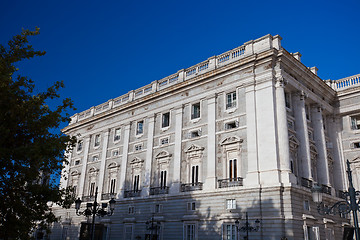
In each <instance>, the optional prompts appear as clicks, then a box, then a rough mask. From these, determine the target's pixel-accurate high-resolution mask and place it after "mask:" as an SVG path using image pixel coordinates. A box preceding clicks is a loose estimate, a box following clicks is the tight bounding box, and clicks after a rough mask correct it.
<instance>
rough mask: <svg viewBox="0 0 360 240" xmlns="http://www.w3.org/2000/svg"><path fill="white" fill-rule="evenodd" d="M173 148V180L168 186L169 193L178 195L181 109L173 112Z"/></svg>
mask: <svg viewBox="0 0 360 240" xmlns="http://www.w3.org/2000/svg"><path fill="white" fill-rule="evenodd" d="M174 112H175V140H174V141H175V146H174V164H173V169H172V173H173V179H172V183H171V186H170V193H178V192H179V190H180V172H181V152H182V151H181V144H182V115H183V108H182V107H181V108H178V109H176V110H175V111H174Z"/></svg>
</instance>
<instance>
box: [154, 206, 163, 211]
mask: <svg viewBox="0 0 360 240" xmlns="http://www.w3.org/2000/svg"><path fill="white" fill-rule="evenodd" d="M154 207H155V208H154V210H155V211H154V213H162V204H155V206H154Z"/></svg>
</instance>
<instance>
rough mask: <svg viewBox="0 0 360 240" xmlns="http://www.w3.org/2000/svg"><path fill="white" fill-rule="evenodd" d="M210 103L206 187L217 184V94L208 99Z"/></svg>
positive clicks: (212, 186) (209, 187)
mask: <svg viewBox="0 0 360 240" xmlns="http://www.w3.org/2000/svg"><path fill="white" fill-rule="evenodd" d="M207 103H208V137H207V152H208V154H207V164H206V165H207V171H206V179H205V185H204V188H205V189H215V186H216V95H214V96H212V97H211V98H208V99H207Z"/></svg>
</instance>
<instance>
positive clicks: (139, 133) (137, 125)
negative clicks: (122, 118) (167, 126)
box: [135, 120, 145, 137]
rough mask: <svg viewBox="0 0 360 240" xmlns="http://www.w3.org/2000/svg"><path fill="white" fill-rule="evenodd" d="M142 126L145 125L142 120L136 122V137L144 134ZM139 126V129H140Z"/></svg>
mask: <svg viewBox="0 0 360 240" xmlns="http://www.w3.org/2000/svg"><path fill="white" fill-rule="evenodd" d="M144 125H145V121H144V120H139V121H137V122H136V133H135V134H136V136H138V137H139V136H142V135H143V134H144ZM140 126H141V127H140Z"/></svg>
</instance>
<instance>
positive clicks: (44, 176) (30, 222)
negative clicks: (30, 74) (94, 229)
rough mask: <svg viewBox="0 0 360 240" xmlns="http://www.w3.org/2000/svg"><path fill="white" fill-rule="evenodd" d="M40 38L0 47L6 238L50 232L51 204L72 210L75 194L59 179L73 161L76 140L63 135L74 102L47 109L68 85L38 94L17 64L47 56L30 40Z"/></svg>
mask: <svg viewBox="0 0 360 240" xmlns="http://www.w3.org/2000/svg"><path fill="white" fill-rule="evenodd" d="M37 34H39V29H38V28H36V29H35V31H29V30H23V31H22V33H21V34H19V35H16V36H14V37H13V38H12V40H10V41H9V42H8V46H6V47H5V46H3V45H0V199H1V204H0V239H30V238H31V233H32V232H33V231H34V230H35V229H36V228H39V227H40V228H42V229H49V228H48V227H49V226H50V224H51V223H53V222H55V221H56V220H57V218H56V217H55V215H54V214H53V213H52V212H51V208H50V206H49V205H48V202H52V203H55V204H58V205H60V206H63V207H69V205H70V204H71V202H72V201H73V195H72V190H71V189H70V188H68V189H59V186H58V184H57V183H56V178H58V177H59V175H60V174H61V170H62V163H63V162H67V159H66V158H65V157H64V153H65V152H67V151H71V149H72V147H73V145H74V143H75V138H71V137H69V136H65V135H64V134H62V133H61V132H60V130H59V126H60V124H61V123H62V122H69V115H68V113H67V111H68V110H70V109H75V108H74V107H73V102H72V101H71V100H70V99H68V98H66V99H63V100H62V102H61V101H60V102H61V103H60V104H58V106H56V107H52V108H51V107H49V106H48V105H47V104H48V102H49V101H52V100H53V99H59V98H60V96H59V94H58V91H59V89H60V88H63V87H64V84H63V82H55V83H54V85H53V86H51V87H50V88H48V89H47V90H46V91H44V92H39V93H38V92H35V91H34V89H35V83H34V81H32V80H31V79H29V78H27V77H24V76H21V75H20V74H19V72H18V68H17V65H16V64H18V63H19V62H20V61H22V60H24V59H31V58H33V57H35V56H42V55H44V54H45V52H44V51H35V50H34V49H33V47H32V46H31V45H30V44H29V41H28V38H29V37H30V36H34V35H37Z"/></svg>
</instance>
